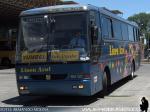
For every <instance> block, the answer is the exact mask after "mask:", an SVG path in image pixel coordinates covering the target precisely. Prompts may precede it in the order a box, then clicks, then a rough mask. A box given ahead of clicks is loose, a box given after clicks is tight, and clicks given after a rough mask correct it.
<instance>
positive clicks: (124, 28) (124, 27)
mask: <svg viewBox="0 0 150 112" xmlns="http://www.w3.org/2000/svg"><path fill="white" fill-rule="evenodd" d="M121 30H122V37H123V40H128V39H129V37H128V26H127V25H126V24H125V23H122V24H121Z"/></svg>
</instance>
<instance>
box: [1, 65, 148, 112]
mask: <svg viewBox="0 0 150 112" xmlns="http://www.w3.org/2000/svg"><path fill="white" fill-rule="evenodd" d="M135 75H136V77H135V78H134V79H133V80H129V78H126V79H124V80H121V81H119V82H118V83H116V84H114V85H113V86H112V87H111V90H110V91H109V94H108V95H107V96H106V97H104V98H102V97H101V96H100V95H99V94H96V95H94V96H92V97H71V96H51V97H50V96H49V97H38V96H36V97H19V95H18V92H17V87H16V77H15V70H14V68H11V69H5V68H0V107H27V106H42V107H50V108H49V110H50V111H51V112H56V111H57V112H76V111H82V112H83V111H85V112H88V111H90V112H97V111H98V112H101V110H103V111H104V112H106V111H107V110H109V109H110V110H111V112H112V111H114V112H115V111H116V110H115V109H118V110H117V111H118V112H119V111H126V112H127V111H133V112H134V111H139V105H140V103H141V98H142V97H143V96H144V97H146V98H147V99H148V100H149V101H150V64H142V65H141V67H140V69H139V70H138V71H137V72H136V73H135Z"/></svg>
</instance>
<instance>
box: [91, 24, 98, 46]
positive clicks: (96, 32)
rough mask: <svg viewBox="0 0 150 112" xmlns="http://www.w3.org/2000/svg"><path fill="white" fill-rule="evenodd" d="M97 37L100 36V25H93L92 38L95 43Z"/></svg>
mask: <svg viewBox="0 0 150 112" xmlns="http://www.w3.org/2000/svg"><path fill="white" fill-rule="evenodd" d="M97 38H98V27H97V26H92V27H91V39H92V43H93V44H96V41H97Z"/></svg>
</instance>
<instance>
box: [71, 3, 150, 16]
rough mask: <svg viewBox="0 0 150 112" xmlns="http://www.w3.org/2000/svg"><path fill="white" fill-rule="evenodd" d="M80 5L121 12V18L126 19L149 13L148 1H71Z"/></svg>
mask: <svg viewBox="0 0 150 112" xmlns="http://www.w3.org/2000/svg"><path fill="white" fill-rule="evenodd" d="M72 1H75V2H78V3H81V4H92V5H95V6H98V7H106V8H108V9H111V10H120V11H121V12H123V18H128V17H129V16H132V15H134V14H138V13H140V12H146V13H150V0H72Z"/></svg>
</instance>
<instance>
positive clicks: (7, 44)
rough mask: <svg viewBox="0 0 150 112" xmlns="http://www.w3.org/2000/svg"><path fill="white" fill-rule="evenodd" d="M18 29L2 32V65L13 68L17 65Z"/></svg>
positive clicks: (0, 48) (0, 35)
mask: <svg viewBox="0 0 150 112" xmlns="http://www.w3.org/2000/svg"><path fill="white" fill-rule="evenodd" d="M16 37H17V29H15V28H13V29H9V30H4V31H3V30H2V29H1V32H0V64H1V65H2V66H7V67H8V66H11V65H14V64H15V54H16Z"/></svg>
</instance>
